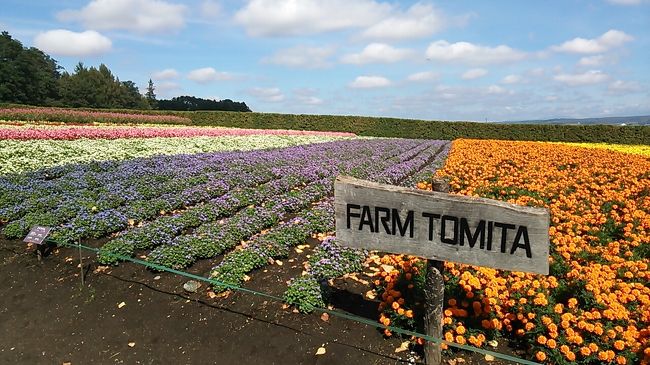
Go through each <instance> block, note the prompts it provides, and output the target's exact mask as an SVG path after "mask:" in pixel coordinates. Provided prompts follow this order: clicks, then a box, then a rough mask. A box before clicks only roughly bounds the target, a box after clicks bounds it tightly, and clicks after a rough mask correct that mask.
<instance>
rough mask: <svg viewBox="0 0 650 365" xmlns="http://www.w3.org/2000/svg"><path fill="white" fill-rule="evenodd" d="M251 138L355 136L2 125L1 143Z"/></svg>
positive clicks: (345, 134)
mask: <svg viewBox="0 0 650 365" xmlns="http://www.w3.org/2000/svg"><path fill="white" fill-rule="evenodd" d="M250 135H314V136H330V137H354V136H355V135H354V134H353V133H344V132H317V131H298V130H280V129H234V128H210V127H203V128H199V127H141V126H128V127H121V126H120V127H103V126H102V127H95V126H92V127H86V126H83V127H80V126H72V127H71V126H47V127H45V126H25V127H15V126H2V125H0V140H6V139H13V140H30V139H56V140H71V139H81V138H89V139H118V138H155V137H221V136H250Z"/></svg>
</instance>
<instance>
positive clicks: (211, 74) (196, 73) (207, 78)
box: [187, 67, 234, 84]
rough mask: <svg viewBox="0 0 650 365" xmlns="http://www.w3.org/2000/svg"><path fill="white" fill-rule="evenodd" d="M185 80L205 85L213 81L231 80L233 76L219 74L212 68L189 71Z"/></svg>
mask: <svg viewBox="0 0 650 365" xmlns="http://www.w3.org/2000/svg"><path fill="white" fill-rule="evenodd" d="M187 78H188V79H190V80H192V81H194V82H198V83H199V84H207V83H209V82H213V81H225V80H232V79H233V78H234V76H233V75H232V74H229V73H227V72H219V71H217V70H215V69H214V68H212V67H204V68H198V69H196V70H192V71H190V72H189V73H188V74H187Z"/></svg>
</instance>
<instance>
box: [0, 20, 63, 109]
mask: <svg viewBox="0 0 650 365" xmlns="http://www.w3.org/2000/svg"><path fill="white" fill-rule="evenodd" d="M59 69H60V67H59V66H58V64H57V63H56V60H54V59H52V58H50V56H48V55H46V54H45V53H43V52H42V51H40V50H39V49H37V48H33V47H32V48H25V47H23V45H22V43H20V42H19V41H18V40H16V39H13V38H12V37H11V35H9V33H8V32H6V31H3V32H2V33H1V34H0V102H8V103H21V104H35V105H44V104H50V103H52V102H53V101H54V100H56V99H57V97H58V95H57V94H58V92H57V91H58V88H57V80H58V79H59V77H60V74H59Z"/></svg>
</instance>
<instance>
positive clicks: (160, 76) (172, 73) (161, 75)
mask: <svg viewBox="0 0 650 365" xmlns="http://www.w3.org/2000/svg"><path fill="white" fill-rule="evenodd" d="M151 78H152V79H154V80H171V79H175V78H178V71H176V70H174V69H173V68H166V69H164V70H162V71H156V72H154V73H152V74H151Z"/></svg>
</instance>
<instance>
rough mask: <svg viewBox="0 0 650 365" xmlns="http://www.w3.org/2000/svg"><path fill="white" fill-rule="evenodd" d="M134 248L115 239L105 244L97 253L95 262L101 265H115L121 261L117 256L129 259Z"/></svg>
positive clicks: (123, 241)
mask: <svg viewBox="0 0 650 365" xmlns="http://www.w3.org/2000/svg"><path fill="white" fill-rule="evenodd" d="M134 252H135V246H133V245H132V244H130V243H129V242H127V241H126V240H122V239H115V240H112V241H109V242H108V243H106V244H105V245H104V246H102V248H101V249H100V250H99V252H98V253H97V261H98V262H99V263H100V264H102V265H117V264H118V263H119V262H120V261H122V260H121V259H120V258H118V257H117V255H119V256H124V257H131V256H133V254H134Z"/></svg>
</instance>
